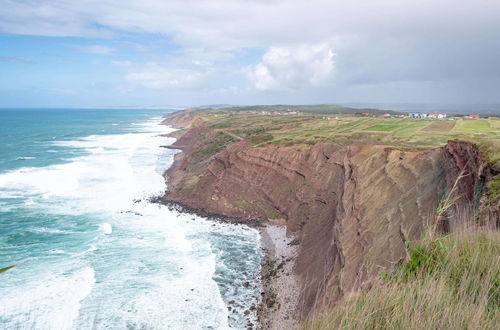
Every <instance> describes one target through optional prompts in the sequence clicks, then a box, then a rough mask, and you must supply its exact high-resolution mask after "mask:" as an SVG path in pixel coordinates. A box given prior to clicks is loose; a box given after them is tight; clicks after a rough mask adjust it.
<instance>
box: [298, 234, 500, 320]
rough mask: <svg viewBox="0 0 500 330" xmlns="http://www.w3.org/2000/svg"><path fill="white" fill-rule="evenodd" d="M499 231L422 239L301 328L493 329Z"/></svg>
mask: <svg viewBox="0 0 500 330" xmlns="http://www.w3.org/2000/svg"><path fill="white" fill-rule="evenodd" d="M499 321H500V232H498V231H495V230H484V229H482V230H479V229H474V230H466V231H462V232H457V233H454V234H451V235H449V236H446V237H441V238H434V239H430V238H429V239H424V240H423V241H421V242H419V243H418V244H417V245H415V246H413V247H411V248H410V249H409V260H408V261H407V262H406V263H405V264H404V265H402V267H401V268H400V269H399V270H398V271H396V272H395V273H394V274H392V275H387V276H384V278H383V279H381V280H380V282H379V283H378V284H376V285H375V286H374V287H373V288H372V289H371V290H369V291H367V292H358V293H356V294H353V295H352V296H350V297H347V298H346V299H345V300H344V301H343V302H341V303H340V304H339V305H338V306H336V307H335V308H334V309H333V310H332V311H331V312H330V313H329V314H325V315H321V316H318V317H316V318H315V319H313V320H312V321H310V322H309V323H307V324H306V325H305V326H304V327H303V329H497V327H498V324H499Z"/></svg>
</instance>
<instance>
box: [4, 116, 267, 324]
mask: <svg viewBox="0 0 500 330" xmlns="http://www.w3.org/2000/svg"><path fill="white" fill-rule="evenodd" d="M158 121H159V119H155V120H154V121H153V120H152V121H148V122H146V123H137V125H136V126H139V127H140V132H138V133H127V134H115V135H91V136H88V137H85V138H81V139H77V140H73V141H58V142H54V145H56V146H63V147H71V148H80V149H81V150H82V151H84V152H85V151H86V152H87V154H86V155H84V156H79V157H76V158H74V159H73V160H72V161H71V162H69V163H65V164H59V165H52V166H47V167H41V168H28V167H25V168H21V169H18V170H14V171H10V172H7V173H3V174H0V197H6V198H11V197H13V196H24V197H29V198H30V200H31V201H33V200H35V201H37V203H36V207H39V208H41V210H43V212H45V213H48V214H54V215H64V216H82V215H91V219H96V220H95V221H96V223H95V224H94V227H93V228H94V229H95V228H96V227H95V226H99V227H100V232H99V233H98V234H97V236H96V237H95V238H94V239H93V240H90V241H89V242H88V244H87V245H86V246H85V247H84V249H82V250H81V251H80V252H78V253H73V252H71V253H70V255H72V256H73V259H72V260H73V261H74V262H77V263H78V264H81V265H86V264H88V262H89V260H90V261H91V262H92V268H90V269H91V270H92V273H89V270H86V271H85V272H83V273H81V272H79V273H75V272H69V273H70V274H73V275H71V276H69V278H68V275H54V276H55V277H53V278H49V279H46V278H42V279H38V278H34V279H33V281H32V282H30V283H29V284H28V285H25V286H23V287H20V288H17V290H18V291H19V292H20V295H21V296H22V297H23V299H24V301H25V302H24V304H28V307H29V309H30V313H32V314H33V317H34V318H36V319H37V320H41V321H42V323H40V324H42V325H45V324H44V323H43V322H45V321H47V322H48V320H51V323H47V324H50V326H41V328H48V329H67V328H71V327H74V328H78V329H91V328H92V327H93V326H94V323H95V322H94V321H95V320H94V319H95V318H97V319H98V323H97V328H126V327H127V326H128V327H130V326H132V327H137V328H141V327H145V328H171V329H182V328H184V329H187V328H190V329H194V328H203V327H210V326H211V327H212V328H214V329H225V328H228V327H229V325H228V322H227V320H228V314H227V309H226V306H225V305H224V302H223V300H222V296H221V293H220V291H219V288H218V286H217V284H216V282H215V281H214V280H213V277H214V274H215V269H216V258H217V255H216V254H215V253H214V252H213V251H212V247H211V244H210V243H209V242H208V241H207V240H206V238H204V237H203V235H205V234H204V233H208V232H211V231H213V230H215V229H217V228H218V229H217V230H219V231H220V232H221V233H224V232H234V231H235V229H234V227H230V226H226V227H224V226H220V227H217V228H215V229H214V227H213V223H210V222H207V221H204V220H203V219H201V218H199V217H195V218H196V221H192V220H191V218H193V216H192V215H186V214H178V213H177V212H176V211H171V210H168V208H166V207H163V206H159V205H156V204H151V203H149V202H148V201H147V199H148V198H149V197H151V196H153V195H157V194H160V193H162V192H163V191H164V190H165V184H164V179H163V177H162V172H163V170H165V165H164V166H160V165H159V164H158V159H159V158H162V159H164V157H168V159H170V161H172V155H173V153H174V151H172V150H167V149H165V148H160V146H161V145H165V144H167V143H169V142H172V141H173V139H170V140H169V139H168V138H165V137H161V136H159V134H164V133H168V132H170V131H172V130H171V129H170V128H167V127H165V126H159V125H158ZM9 196H10V197H9ZM138 200H140V202H137V201H138ZM32 231H34V232H43V233H49V234H55V235H57V234H66V233H70V231H65V230H61V229H51V228H46V227H37V228H32ZM113 232H114V233H113ZM101 233H104V234H105V235H102V234H101ZM112 233H113V234H112ZM110 234H112V235H110ZM242 235H247V234H244V233H242ZM252 235H255V237H258V233H256V232H255V233H254V234H252ZM59 236H61V235H59ZM65 249H66V247H65ZM56 252H58V250H57V249H54V250H51V251H49V253H50V254H51V255H52V257H56V256H57V257H59V255H58V253H56ZM61 257H64V255H62V254H61ZM94 269H95V274H97V275H96V277H97V278H98V279H99V281H98V282H97V284H95V286H94V282H95V279H94ZM64 272H68V270H64ZM78 274H79V275H78ZM90 275H91V276H90ZM78 278H79V279H80V280H78ZM42 281H48V282H47V283H46V284H44V283H43V282H42ZM57 281H59V282H60V283H61V288H60V289H61V290H63V291H61V292H63V293H61V292H60V291H57V290H56V289H59V287H58V286H57V285H56V284H55V283H56V282H57ZM89 283H92V285H89ZM77 284H78V285H81V286H82V287H81V288H78V290H76V291H78V292H80V293H78V292H73V291H75V289H73V287H72V285H77ZM30 290H31V291H30ZM64 290H67V291H68V292H67V293H65V292H66V291H64ZM84 293H85V294H84ZM66 294H68V295H69V294H73V295H72V298H71V299H73V300H71V299H69V298H67V297H66V296H65V295H66ZM60 297H62V298H61V303H62V304H64V303H67V306H65V305H61V304H59V302H55V301H54V300H57V299H59V298H60ZM70 300H71V301H70ZM2 301H3V302H6V300H4V299H0V305H1V304H2ZM14 302H15V303H13V304H12V306H13V307H12V308H10V307H9V309H4V311H5V312H4V313H2V312H0V315H10V316H11V317H12V319H13V320H22V315H21V314H23V313H25V311H27V309H26V308H27V307H26V306H25V307H26V308H24V307H22V306H21V304H22V302H21V301H20V300H16V299H15V301H14ZM80 302H81V306H82V307H81V308H79V306H80ZM52 303H53V304H54V305H53V306H48V305H49V304H52ZM9 306H11V305H10V304H9ZM47 306H48V307H47ZM23 308H24V309H23ZM57 308H61V309H60V310H61V311H63V312H58V311H57ZM16 310H19V312H16ZM0 311H1V309H0ZM66 311H67V312H66ZM53 314H57V315H53ZM59 314H63V315H59ZM23 315H24V317H26V315H25V314H23ZM23 324H24V321H23ZM38 324H39V323H38V321H37V325H38Z"/></svg>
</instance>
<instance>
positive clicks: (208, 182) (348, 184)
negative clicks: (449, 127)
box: [164, 124, 494, 318]
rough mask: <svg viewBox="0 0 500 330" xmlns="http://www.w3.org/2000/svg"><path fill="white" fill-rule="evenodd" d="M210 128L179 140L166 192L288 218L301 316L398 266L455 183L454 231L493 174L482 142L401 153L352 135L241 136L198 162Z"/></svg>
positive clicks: (447, 219) (201, 204)
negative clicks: (279, 142)
mask: <svg viewBox="0 0 500 330" xmlns="http://www.w3.org/2000/svg"><path fill="white" fill-rule="evenodd" d="M211 134H212V133H211V132H210V129H209V128H208V127H206V126H204V125H203V124H199V125H196V127H192V128H190V129H189V130H187V131H186V132H185V134H183V135H182V136H181V137H180V138H179V139H178V141H177V142H176V143H175V144H174V145H173V147H179V148H182V149H183V150H184V153H182V154H180V155H179V156H178V157H177V159H176V163H175V164H174V166H173V167H172V168H171V169H170V170H169V171H168V173H167V181H168V189H169V191H168V192H167V193H166V195H165V197H164V198H165V199H167V200H170V201H175V202H179V203H182V204H184V205H188V206H191V207H195V208H199V209H203V210H206V211H208V212H211V213H215V214H224V215H229V216H236V217H242V218H247V219H250V218H252V219H261V221H267V220H270V221H276V222H282V223H284V224H285V225H286V227H287V230H288V231H289V232H293V233H295V234H296V235H297V236H298V237H299V240H300V246H299V253H298V257H297V260H296V261H295V272H296V274H297V276H298V277H299V278H300V282H301V286H302V291H301V292H302V293H301V297H300V306H297V307H298V311H299V313H300V315H301V317H302V318H305V317H307V316H309V315H310V314H311V313H312V312H315V311H319V310H321V309H323V308H329V307H331V306H332V305H333V304H334V303H335V302H336V301H338V300H339V299H340V298H342V296H344V295H345V294H347V293H349V292H352V290H355V289H358V288H365V287H369V286H370V285H371V283H372V280H373V279H374V278H376V277H377V276H378V275H380V274H381V273H382V272H390V271H391V270H393V269H394V267H395V266H397V264H398V263H400V262H401V261H402V260H404V258H405V257H406V250H405V244H406V243H407V242H410V241H414V240H418V239H420V238H421V237H422V235H423V232H424V230H426V228H429V225H431V224H433V223H434V221H435V220H436V209H437V208H438V206H439V205H440V202H441V201H442V200H443V199H444V198H447V197H450V191H452V189H453V187H454V185H455V186H456V188H455V190H454V191H455V192H456V196H458V197H456V201H457V203H456V206H454V207H452V208H450V209H449V210H448V211H447V212H446V214H445V215H443V217H444V218H443V219H442V221H443V226H442V227H443V228H442V230H452V229H453V228H454V227H455V225H454V224H455V222H456V221H458V220H457V218H458V216H460V217H463V215H464V214H465V213H467V212H468V214H472V213H473V212H474V210H477V206H478V205H479V202H480V196H481V194H482V189H483V188H484V183H485V182H486V180H487V179H488V177H490V176H492V175H493V174H494V173H493V172H492V171H493V170H492V169H491V168H489V166H488V165H487V163H486V162H484V161H483V160H482V159H481V157H480V154H479V152H478V151H477V148H475V147H474V146H473V145H471V144H468V143H462V142H450V143H448V145H446V146H445V147H443V148H437V149H432V150H425V151H402V150H397V149H394V148H389V147H386V146H380V145H361V144H359V145H358V144H356V143H355V142H354V143H353V144H352V145H338V144H335V143H320V144H316V145H314V146H310V145H298V146H290V147H277V146H266V147H252V146H251V145H250V144H249V143H248V142H245V141H242V142H236V143H232V144H231V145H229V146H228V147H227V148H225V149H223V150H222V151H220V152H218V153H216V154H215V155H213V156H211V157H208V158H206V159H201V160H200V158H199V157H197V156H196V152H197V150H199V146H200V145H202V144H203V143H204V141H205V140H206V139H207V138H208V137H210V135H211ZM459 176H460V177H461V179H460V180H459V181H458V183H456V182H457V177H459ZM455 183H456V184H455Z"/></svg>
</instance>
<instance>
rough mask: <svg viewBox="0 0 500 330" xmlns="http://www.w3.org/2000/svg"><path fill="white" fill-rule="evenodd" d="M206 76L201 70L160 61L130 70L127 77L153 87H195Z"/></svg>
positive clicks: (128, 79) (134, 81) (132, 81)
mask: <svg viewBox="0 0 500 330" xmlns="http://www.w3.org/2000/svg"><path fill="white" fill-rule="evenodd" d="M204 78H205V74H204V73H203V72H200V71H196V70H191V69H182V68H172V67H168V66H164V65H161V64H158V63H149V64H147V65H146V66H145V67H144V68H143V69H142V70H139V71H135V72H130V73H128V74H127V75H126V76H125V79H126V80H127V81H129V82H130V83H133V84H136V85H140V86H143V87H146V88H151V89H169V88H193V87H196V86H199V85H200V84H201V83H202V81H203V80H204Z"/></svg>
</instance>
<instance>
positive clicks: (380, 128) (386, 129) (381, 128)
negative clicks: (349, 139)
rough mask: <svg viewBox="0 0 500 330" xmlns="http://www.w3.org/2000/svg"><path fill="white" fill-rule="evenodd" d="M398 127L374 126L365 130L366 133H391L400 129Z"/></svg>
mask: <svg viewBox="0 0 500 330" xmlns="http://www.w3.org/2000/svg"><path fill="white" fill-rule="evenodd" d="M400 127H401V126H400V125H374V126H370V127H368V128H365V130H367V131H380V132H392V131H394V130H395V129H397V128H400Z"/></svg>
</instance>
